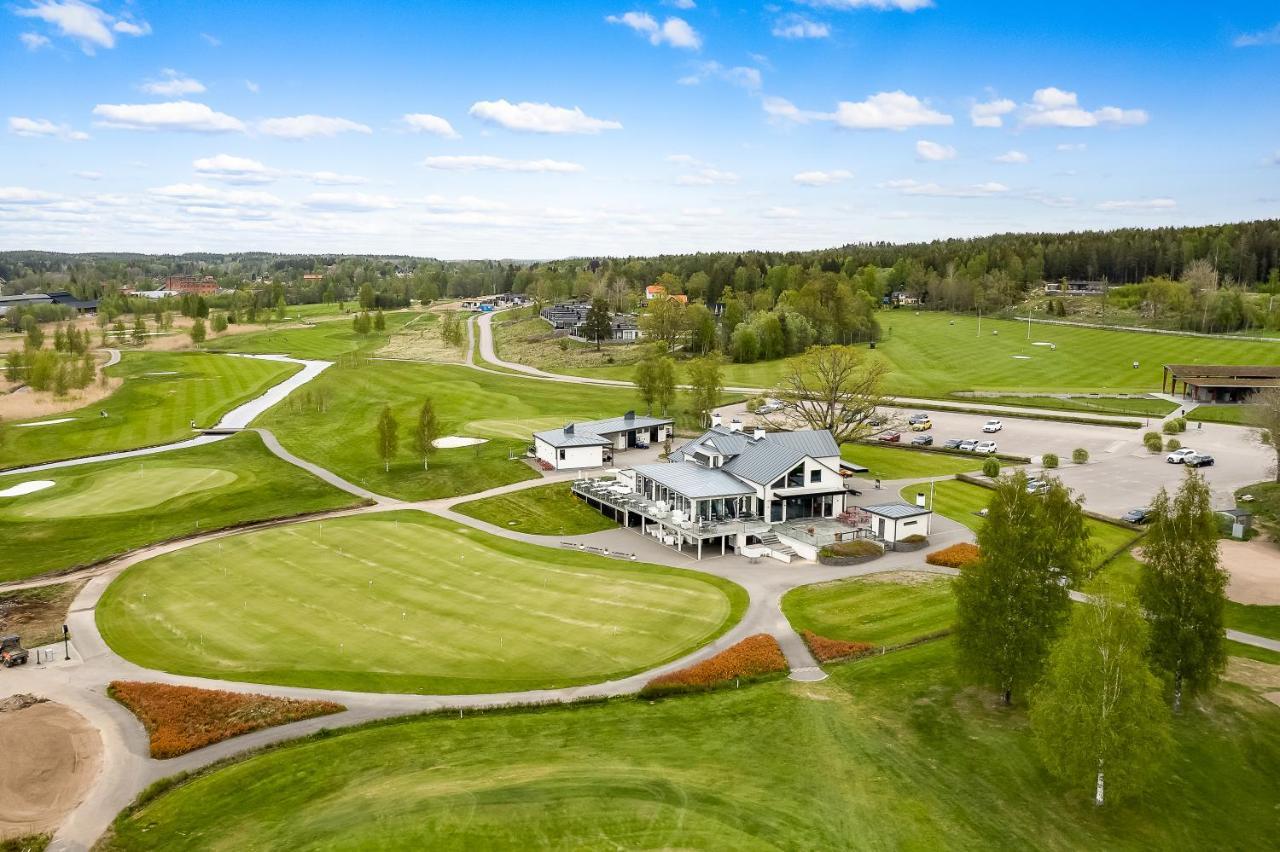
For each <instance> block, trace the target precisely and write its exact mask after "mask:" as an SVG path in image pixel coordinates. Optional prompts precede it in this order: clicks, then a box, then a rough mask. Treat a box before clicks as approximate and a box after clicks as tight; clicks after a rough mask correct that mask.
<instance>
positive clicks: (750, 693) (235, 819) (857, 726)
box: [105, 640, 1280, 852]
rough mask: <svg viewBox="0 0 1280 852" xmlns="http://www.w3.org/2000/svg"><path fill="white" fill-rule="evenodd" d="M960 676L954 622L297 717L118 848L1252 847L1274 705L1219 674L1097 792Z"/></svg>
mask: <svg viewBox="0 0 1280 852" xmlns="http://www.w3.org/2000/svg"><path fill="white" fill-rule="evenodd" d="M995 705H996V702H995V699H994V698H993V697H992V696H990V695H987V694H985V693H981V692H977V691H975V690H973V689H972V688H971V687H969V686H967V685H966V684H965V683H964V682H962V681H960V680H959V679H958V678H957V675H956V673H955V665H954V660H953V649H952V643H951V641H950V640H942V641H939V642H931V643H928V644H925V645H921V646H918V647H916V648H911V649H907V650H904V651H901V652H898V653H894V654H888V655H885V656H883V657H875V658H872V659H868V660H864V661H861V662H858V663H854V664H851V665H846V666H839V667H836V668H834V669H833V670H832V673H831V677H830V678H829V679H828V680H826V681H823V682H821V683H804V684H801V683H795V682H792V681H785V680H784V681H775V682H771V683H766V684H760V685H755V686H750V687H746V688H742V689H737V690H727V691H724V692H719V693H711V694H706V695H697V696H687V697H682V698H677V699H670V700H664V701H658V702H655V703H641V702H635V701H615V702H610V703H607V704H597V705H584V706H579V707H569V708H552V709H543V710H530V711H523V712H519V711H512V712H495V713H483V714H475V715H472V714H468V715H467V717H466V718H462V719H459V718H458V716H457V715H456V714H454V715H452V716H450V715H448V714H445V715H441V716H437V717H427V718H418V719H407V720H399V721H395V722H388V723H382V724H376V725H372V726H368V727H366V728H362V729H359V730H356V731H352V732H349V733H338V734H332V733H330V734H327V735H325V736H321V737H312V738H309V739H308V740H304V741H302V742H297V743H293V744H289V745H285V746H282V747H279V748H276V749H273V750H271V751H269V752H267V753H265V754H262V755H259V756H256V757H252V758H249V759H246V760H243V761H241V762H238V763H233V764H231V765H230V766H227V767H225V768H222V769H219V770H215V771H213V772H210V773H207V774H204V775H201V776H198V777H197V778H195V779H194V780H190V781H188V782H186V783H185V784H182V785H181V786H178V787H177V788H175V789H172V790H170V791H168V792H165V793H161V794H160V795H158V796H156V797H154V798H151V799H150V800H149V801H148V802H147V803H146V804H144V805H142V806H141V807H140V808H139V809H138V810H137V811H136V812H134V813H133V814H132V815H125V816H122V817H121V818H120V819H119V820H117V822H116V826H115V833H114V835H113V836H112V837H111V838H110V839H109V840H108V841H107V843H106V844H105V846H106V848H109V849H121V850H150V849H156V850H166V852H168V851H169V850H189V849H202V850H257V849H304V848H306V849H313V848H341V849H433V850H455V849H456V850H464V849H522V850H523V849H580V848H593V849H596V848H599V849H603V848H609V849H624V848H625V849H712V848H715V849H749V850H764V849H919V850H924V849H1037V850H1064V852H1065V850H1077V849H1131V850H1148V849H1219V848H1232V849H1267V848H1272V846H1274V841H1275V821H1276V816H1275V803H1276V802H1277V801H1280V776H1278V775H1277V774H1276V772H1275V767H1276V766H1277V765H1280V713H1277V712H1276V708H1275V707H1274V706H1273V705H1271V704H1269V703H1268V702H1266V701H1265V700H1264V699H1262V698H1261V697H1259V696H1257V695H1256V694H1254V693H1253V692H1251V691H1249V690H1248V689H1246V688H1245V687H1242V686H1238V685H1231V684H1224V685H1223V686H1222V687H1221V689H1220V690H1219V691H1218V693H1217V694H1216V696H1213V697H1210V698H1209V699H1208V700H1207V702H1206V704H1205V707H1204V709H1200V707H1199V703H1198V702H1197V704H1196V705H1194V706H1193V707H1192V708H1190V709H1189V710H1187V711H1184V713H1183V714H1182V716H1181V717H1180V718H1178V719H1177V720H1176V722H1175V723H1174V735H1175V742H1176V749H1175V752H1174V756H1173V758H1172V763H1171V765H1170V767H1169V771H1167V772H1165V773H1163V774H1162V775H1161V776H1160V777H1159V780H1158V782H1157V783H1156V784H1155V786H1154V788H1153V789H1152V790H1151V791H1150V792H1149V793H1148V794H1147V795H1146V796H1145V797H1143V798H1142V799H1138V800H1135V801H1132V802H1129V803H1120V804H1108V806H1107V807H1105V808H1101V809H1099V808H1095V807H1094V806H1093V805H1092V804H1091V800H1090V797H1091V795H1092V790H1091V789H1088V790H1086V789H1067V788H1065V787H1063V786H1062V785H1061V784H1059V783H1058V782H1056V781H1054V780H1053V779H1052V778H1051V777H1050V776H1049V775H1048V774H1047V772H1046V771H1045V770H1044V768H1043V766H1042V764H1041V761H1040V759H1039V758H1038V756H1037V755H1036V753H1035V750H1034V747H1033V744H1032V741H1031V737H1030V735H1029V733H1028V729H1027V718H1026V714H1025V711H1024V709H1023V708H1021V707H1015V708H1014V709H1012V710H1005V709H1002V708H999V707H997V706H995Z"/></svg>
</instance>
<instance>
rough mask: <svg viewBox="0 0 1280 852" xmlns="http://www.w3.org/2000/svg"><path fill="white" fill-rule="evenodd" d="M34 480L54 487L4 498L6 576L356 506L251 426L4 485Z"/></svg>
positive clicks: (2, 572)
mask: <svg viewBox="0 0 1280 852" xmlns="http://www.w3.org/2000/svg"><path fill="white" fill-rule="evenodd" d="M37 478H39V479H51V480H53V481H54V483H55V484H54V485H53V486H52V487H50V488H47V489H45V490H43V491H36V492H34V493H31V494H26V495H23V496H20V497H0V541H3V542H4V544H3V545H2V546H0V550H3V552H4V553H5V554H6V557H5V558H4V559H3V560H0V582H3V581H8V580H17V579H22V578H25V577H31V576H35V575H37V574H43V573H46V572H49V571H63V570H66V569H69V568H73V567H76V566H79V565H89V564H92V563H94V562H100V561H102V560H104V559H107V558H109V557H112V556H116V555H119V554H121V553H125V552H127V551H129V550H133V549H134V548H137V547H142V546H144V545H147V544H153V543H155V542H159V541H165V540H168V539H172V538H178V537H180V536H184V535H190V534H192V533H196V532H208V531H211V530H216V529H221V528H223V527H228V526H234V525H236V524H242V523H247V522H250V521H259V520H266V519H268V518H276V517H285V516H289V515H297V514H302V513H306V512H317V511H322V510H325V509H338V508H342V507H344V506H352V505H357V504H358V503H359V501H358V500H357V499H356V498H354V497H352V496H351V495H349V494H346V493H344V492H342V491H339V490H338V489H336V488H334V487H332V486H330V485H328V484H326V483H325V482H323V481H321V480H320V479H317V478H316V477H314V476H312V475H311V474H309V473H307V472H305V471H303V470H301V469H300V468H297V467H294V466H293V465H291V464H288V463H287V462H283V461H281V460H280V459H278V458H276V457H275V456H274V455H273V454H272V453H271V452H270V451H269V450H267V448H266V447H264V446H263V445H262V439H261V438H259V437H258V436H257V435H256V434H254V433H248V432H246V433H241V434H239V435H233V436H232V437H230V438H227V439H225V440H222V441H218V442H216V443H213V444H205V445H203V446H199V447H192V448H191V449H186V450H174V451H173V452H170V453H159V454H157V455H154V456H146V457H143V458H137V459H122V460H120V461H110V462H98V463H96V464H88V465H79V466H76V467H68V468H60V469H57V470H52V471H46V472H45V473H41V474H28V475H18V476H13V475H9V476H3V475H0V490H4V489H5V488H8V487H10V486H12V485H15V484H17V483H18V482H26V481H29V480H31V479H37Z"/></svg>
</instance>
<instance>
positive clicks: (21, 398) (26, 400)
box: [0, 355, 124, 429]
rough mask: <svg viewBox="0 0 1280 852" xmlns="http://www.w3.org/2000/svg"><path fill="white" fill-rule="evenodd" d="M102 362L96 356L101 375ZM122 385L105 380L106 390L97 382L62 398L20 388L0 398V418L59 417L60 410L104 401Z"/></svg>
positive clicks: (113, 380)
mask: <svg viewBox="0 0 1280 852" xmlns="http://www.w3.org/2000/svg"><path fill="white" fill-rule="evenodd" d="M105 360H106V355H100V356H99V357H98V370H99V374H101V366H102V364H103V363H104V362H105ZM122 384H124V379H118V378H116V379H107V385H106V387H103V386H102V385H101V384H100V383H99V382H98V380H97V379H94V381H93V384H91V385H89V386H88V387H86V388H80V389H79V390H73V391H69V392H68V393H67V395H66V396H54V395H53V394H52V393H50V392H48V391H43V392H39V393H37V392H36V391H33V390H31V389H30V388H22V389H20V390H17V391H14V392H13V393H6V394H5V395H4V396H0V419H4V420H27V419H30V418H32V417H47V416H48V415H51V414H61V413H62V412H64V411H74V410H75V409H77V408H82V407H83V406H86V405H93V404H94V403H95V402H98V401H99V400H103V399H106V398H107V397H109V396H111V394H113V393H115V392H116V391H117V390H119V388H120V386H121V385H122ZM59 425H60V424H54V425H52V426H41V427H39V428H41V429H57V428H58V426H59Z"/></svg>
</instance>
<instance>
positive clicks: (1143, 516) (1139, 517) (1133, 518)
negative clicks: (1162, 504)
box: [1120, 508, 1151, 524]
mask: <svg viewBox="0 0 1280 852" xmlns="http://www.w3.org/2000/svg"><path fill="white" fill-rule="evenodd" d="M1120 520H1122V521H1124V522H1125V523H1129V524H1145V523H1146V522H1147V521H1149V520H1151V510H1150V509H1146V508H1143V509H1130V510H1129V511H1127V512H1125V513H1124V514H1123V515H1121V516H1120Z"/></svg>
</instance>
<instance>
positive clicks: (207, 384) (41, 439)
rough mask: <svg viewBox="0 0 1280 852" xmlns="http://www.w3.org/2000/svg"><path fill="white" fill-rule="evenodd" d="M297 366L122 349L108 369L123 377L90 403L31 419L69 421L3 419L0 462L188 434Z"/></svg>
mask: <svg viewBox="0 0 1280 852" xmlns="http://www.w3.org/2000/svg"><path fill="white" fill-rule="evenodd" d="M299 369H300V368H299V367H298V366H297V365H296V364H282V363H279V362H276V361H260V360H257V359H254V358H228V357H226V356H224V355H211V354H207V353H203V352H125V353H124V354H123V355H122V356H121V361H120V363H119V364H117V365H116V366H114V367H112V368H110V370H109V371H108V372H109V373H110V374H111V375H112V376H118V377H122V378H123V379H124V384H123V385H122V386H121V387H120V389H119V390H117V391H116V392H115V393H113V394H112V395H111V396H109V397H107V398H106V399H104V400H101V401H99V402H96V403H94V404H93V405H90V406H86V407H84V408H78V409H76V410H74V411H70V412H67V413H66V414H60V415H57V416H56V417H40V418H36V421H38V420H53V419H59V418H62V417H70V418H73V420H72V421H71V422H67V423H53V424H50V425H47V426H27V427H24V426H21V425H19V424H9V425H8V426H7V427H6V432H5V439H6V443H5V447H4V454H3V457H2V458H3V461H0V464H2V465H3V466H4V467H5V468H13V467H22V466H25V465H30V464H38V463H40V462H47V461H56V460H59V459H68V458H76V457H81V456H87V455H96V454H98V453H110V452H115V451H118V450H130V449H136V448H138V447H149V446H153V445H155V444H166V443H169V442H171V441H178V440H181V439H183V438H190V437H191V436H192V434H193V433H192V431H191V422H192V421H193V420H194V421H195V422H196V424H197V425H199V426H212V425H214V424H215V423H216V422H217V421H218V420H219V419H220V418H221V417H222V415H223V414H225V413H226V412H227V411H229V410H231V409H232V408H235V407H236V406H237V405H240V404H241V403H244V402H248V401H249V400H251V399H253V398H254V397H257V396H259V395H261V394H262V393H263V392H264V391H266V390H267V389H268V388H270V387H271V386H272V385H275V384H278V383H279V382H282V381H284V380H285V379H286V378H288V377H289V376H290V375H292V374H293V373H295V372H297V371H298V370H299ZM103 411H105V412H106V413H107V416H106V417H103V416H101V412H103ZM26 422H35V421H26Z"/></svg>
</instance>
